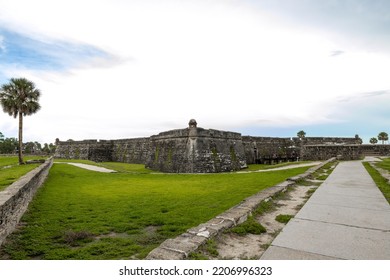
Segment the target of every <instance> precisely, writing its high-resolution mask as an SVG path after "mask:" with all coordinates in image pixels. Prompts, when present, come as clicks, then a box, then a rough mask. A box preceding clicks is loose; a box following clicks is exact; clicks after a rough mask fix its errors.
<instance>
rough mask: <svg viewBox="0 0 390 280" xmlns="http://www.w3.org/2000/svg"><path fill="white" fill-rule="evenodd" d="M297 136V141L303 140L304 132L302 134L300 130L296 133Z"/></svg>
mask: <svg viewBox="0 0 390 280" xmlns="http://www.w3.org/2000/svg"><path fill="white" fill-rule="evenodd" d="M297 136H298V137H299V139H301V140H302V139H303V138H305V136H306V132H304V131H303V130H300V131H298V133H297Z"/></svg>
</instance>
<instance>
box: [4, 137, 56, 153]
mask: <svg viewBox="0 0 390 280" xmlns="http://www.w3.org/2000/svg"><path fill="white" fill-rule="evenodd" d="M55 150H56V145H54V144H53V143H49V144H48V143H44V144H43V145H42V144H41V143H39V142H37V141H35V142H25V143H23V145H22V151H23V153H25V154H46V155H49V154H54V152H55ZM18 152H19V141H18V139H17V138H14V137H5V136H4V134H3V133H2V132H0V154H17V153H18Z"/></svg>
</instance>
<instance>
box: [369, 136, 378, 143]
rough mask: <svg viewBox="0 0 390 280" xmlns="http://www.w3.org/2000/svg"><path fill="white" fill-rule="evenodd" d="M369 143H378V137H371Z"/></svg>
mask: <svg viewBox="0 0 390 280" xmlns="http://www.w3.org/2000/svg"><path fill="white" fill-rule="evenodd" d="M370 143H371V144H376V143H378V139H376V138H375V137H372V138H371V139H370Z"/></svg>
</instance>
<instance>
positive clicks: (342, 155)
mask: <svg viewBox="0 0 390 280" xmlns="http://www.w3.org/2000/svg"><path fill="white" fill-rule="evenodd" d="M301 156H302V159H303V160H326V159H329V158H331V157H338V158H339V159H343V160H358V159H362V158H363V157H364V156H390V145H367V144H364V145H359V144H353V145H305V146H303V147H302V151H301Z"/></svg>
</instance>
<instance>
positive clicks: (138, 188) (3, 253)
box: [0, 164, 307, 259]
mask: <svg viewBox="0 0 390 280" xmlns="http://www.w3.org/2000/svg"><path fill="white" fill-rule="evenodd" d="M123 165H125V164H123ZM122 168H123V169H128V170H131V169H132V168H130V167H125V166H122ZM138 168H141V169H142V167H138ZM306 170H307V167H303V168H295V169H290V170H281V171H275V172H267V173H248V174H235V173H231V174H202V175H199V174H198V175H196V174H158V175H156V174H132V173H109V174H107V173H97V172H93V171H88V170H84V169H80V168H77V167H74V166H70V165H66V164H54V166H53V167H52V169H51V171H50V175H49V177H48V179H47V181H46V183H45V185H44V187H43V188H41V189H40V190H39V191H38V194H37V196H36V197H35V199H34V200H33V202H32V203H31V204H30V208H29V211H28V212H27V213H26V214H25V215H24V217H23V219H22V227H21V228H20V230H19V231H18V232H16V233H14V234H12V235H11V236H10V237H9V238H8V242H7V243H6V244H5V245H4V246H3V248H2V249H1V250H0V258H11V259H129V258H141V259H142V258H144V257H145V256H146V255H147V254H148V252H150V251H151V250H152V249H153V248H155V247H156V246H158V245H159V244H160V243H161V242H162V241H164V240H165V239H167V238H171V237H174V236H177V235H179V234H181V233H183V232H185V230H187V229H188V228H191V227H193V226H197V225H198V224H200V223H202V222H205V221H208V220H209V219H211V218H213V217H215V216H216V215H218V214H220V213H222V212H223V211H225V210H227V209H229V208H230V207H232V206H234V205H236V204H238V203H239V202H240V201H242V200H243V199H244V198H246V197H248V196H250V195H252V194H254V193H256V192H258V191H260V190H262V189H265V188H267V187H270V186H273V185H275V184H277V183H279V182H282V181H284V180H285V179H286V178H288V177H291V176H295V175H297V174H300V173H302V172H304V171H306Z"/></svg>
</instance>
